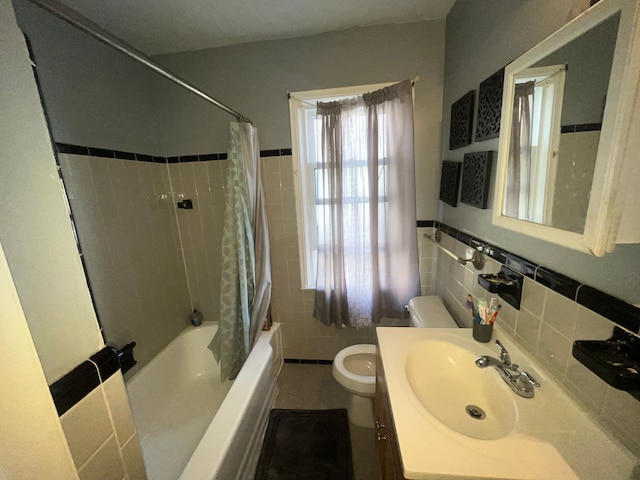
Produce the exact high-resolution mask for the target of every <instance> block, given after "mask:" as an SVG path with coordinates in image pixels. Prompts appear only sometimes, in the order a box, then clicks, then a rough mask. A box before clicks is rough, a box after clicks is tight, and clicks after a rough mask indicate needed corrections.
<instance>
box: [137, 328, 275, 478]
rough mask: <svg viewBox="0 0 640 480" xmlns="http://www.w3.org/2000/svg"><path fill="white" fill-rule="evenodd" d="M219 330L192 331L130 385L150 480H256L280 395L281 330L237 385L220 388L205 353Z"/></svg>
mask: <svg viewBox="0 0 640 480" xmlns="http://www.w3.org/2000/svg"><path fill="white" fill-rule="evenodd" d="M217 327H218V325H217V323H215V322H205V323H204V324H203V325H202V326H200V327H188V328H187V329H185V330H184V331H183V332H182V333H181V334H180V335H178V337H176V339H175V340H173V341H172V342H171V343H170V344H169V345H168V346H167V347H166V348H165V349H164V350H163V351H162V352H160V353H159V354H158V355H157V356H156V357H154V359H153V360H151V362H149V364H147V365H145V366H144V368H142V369H141V370H140V371H139V372H138V373H137V374H136V375H134V376H133V377H132V378H131V379H130V380H129V381H128V382H127V390H128V392H129V398H130V400H131V407H132V409H133V414H134V417H135V421H136V425H137V428H138V433H139V435H140V441H141V443H142V452H143V456H144V461H145V465H146V468H147V475H148V478H149V480H176V479H178V478H180V479H181V480H213V479H220V480H232V479H252V478H253V474H254V470H255V467H256V462H257V459H258V455H259V453H260V446H261V443H262V437H263V435H264V430H265V428H266V423H267V420H268V415H269V410H270V409H271V408H272V407H273V403H274V401H275V397H276V395H277V387H276V378H277V376H278V373H279V370H280V368H281V366H282V347H281V340H280V329H279V326H278V324H274V326H273V328H272V329H271V331H268V332H262V334H261V335H260V337H259V339H258V341H257V342H256V345H255V347H254V348H253V350H252V351H251V353H250V355H249V358H248V359H247V361H246V363H245V364H244V366H243V367H242V371H241V372H240V374H239V375H238V377H237V378H236V379H235V380H234V381H233V382H230V381H226V382H220V375H219V368H218V364H217V363H216V362H215V360H214V358H213V355H212V354H211V351H210V350H209V349H208V348H207V345H208V344H209V342H210V341H211V339H212V338H213V335H214V334H215V332H216V330H217Z"/></svg>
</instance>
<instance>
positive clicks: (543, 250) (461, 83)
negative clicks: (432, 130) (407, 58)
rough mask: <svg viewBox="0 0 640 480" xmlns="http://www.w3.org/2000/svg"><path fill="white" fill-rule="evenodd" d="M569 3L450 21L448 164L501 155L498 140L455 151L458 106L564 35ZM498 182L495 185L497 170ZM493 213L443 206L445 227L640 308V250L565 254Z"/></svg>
mask: <svg viewBox="0 0 640 480" xmlns="http://www.w3.org/2000/svg"><path fill="white" fill-rule="evenodd" d="M572 3H574V2H572V1H570V0H562V1H558V0H538V1H535V2H524V1H513V0H484V1H482V2H477V1H474V0H458V1H457V2H456V4H455V5H454V7H453V9H452V10H451V13H450V14H449V16H448V17H447V27H446V29H447V33H446V54H445V58H446V61H445V90H444V104H443V115H442V116H443V119H442V152H443V154H442V158H443V159H450V160H459V161H461V160H462V158H463V155H464V154H465V153H468V152H474V151H486V150H492V151H497V149H498V139H492V140H486V141H484V142H478V143H475V142H474V143H472V144H471V145H468V146H466V147H463V148H460V149H457V150H454V151H449V150H448V145H449V124H450V108H451V104H452V103H453V102H454V101H456V100H457V99H458V98H460V97H461V96H462V95H464V94H465V93H466V92H468V91H469V90H472V89H476V90H477V88H478V85H479V84H480V82H481V81H482V80H484V79H485V78H487V77H488V76H489V75H491V74H492V73H494V72H495V71H497V70H499V69H500V68H502V67H504V66H505V65H506V64H508V63H509V62H511V61H512V60H514V59H515V58H517V57H518V56H519V55H521V54H522V53H524V52H525V51H526V50H528V49H529V48H531V47H532V46H534V45H535V44H536V43H538V42H540V41H541V40H543V39H544V38H546V37H547V36H548V35H549V34H551V33H553V32H554V31H555V30H557V29H558V28H560V27H561V26H562V25H563V24H564V23H565V22H566V21H567V20H568V19H569V16H570V9H571V6H572ZM492 178H493V179H495V163H494V166H493V172H492ZM493 187H494V185H493V183H492V188H491V190H490V192H489V208H488V209H486V210H480V209H478V208H474V207H471V206H469V205H465V204H458V207H455V208H454V207H450V206H449V205H446V204H444V203H443V202H440V205H439V214H438V215H439V217H438V218H439V219H441V220H442V221H443V222H445V223H447V224H449V225H452V226H454V227H456V228H458V229H462V230H464V231H467V232H470V233H472V234H475V235H477V236H478V237H480V238H483V239H485V240H487V241H490V242H492V243H495V244H496V245H498V246H501V247H503V248H505V249H507V250H510V251H513V252H515V253H517V254H519V255H521V256H523V257H525V258H528V259H530V260H532V261H534V262H537V263H539V264H542V265H544V266H547V267H549V268H552V269H553V270H556V271H558V272H560V273H563V274H565V275H568V276H570V277H572V278H575V279H576V280H579V281H581V282H584V283H586V284H589V285H592V286H593V287H595V288H598V289H600V290H602V291H605V292H607V293H610V294H611V295H614V296H616V297H618V298H621V299H623V300H626V301H627V302H631V303H640V290H639V289H638V285H640V245H618V246H616V250H615V252H614V253H612V254H608V255H606V256H605V257H603V258H597V257H594V256H591V255H587V254H584V253H580V252H577V251H574V250H570V249H567V248H563V247H559V246H556V245H553V244H551V243H548V242H544V241H541V240H537V239H533V238H529V237H527V236H524V235H521V234H518V233H517V232H511V231H509V230H505V229H502V228H498V227H494V226H493V225H491V216H492V208H493Z"/></svg>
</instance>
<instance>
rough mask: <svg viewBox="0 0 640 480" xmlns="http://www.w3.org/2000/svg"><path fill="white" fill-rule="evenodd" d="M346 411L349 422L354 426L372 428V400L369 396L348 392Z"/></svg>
mask: <svg viewBox="0 0 640 480" xmlns="http://www.w3.org/2000/svg"><path fill="white" fill-rule="evenodd" d="M347 413H348V415H349V422H351V423H353V424H354V425H355V426H356V427H366V428H373V426H374V421H373V401H372V399H371V398H368V397H361V396H360V395H354V394H353V393H352V394H349V400H348V402H347Z"/></svg>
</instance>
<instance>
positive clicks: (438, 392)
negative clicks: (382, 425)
mask: <svg viewBox="0 0 640 480" xmlns="http://www.w3.org/2000/svg"><path fill="white" fill-rule="evenodd" d="M376 333H377V337H378V346H379V349H378V351H379V355H380V358H381V364H382V367H383V373H384V378H385V382H386V387H387V394H388V398H389V404H390V407H391V415H392V417H393V425H394V430H395V436H396V438H397V440H398V449H399V452H400V456H401V458H402V469H403V476H404V477H405V478H407V479H423V480H426V479H430V480H433V479H442V478H448V479H465V480H468V479H472V478H484V479H494V480H495V479H509V480H515V479H519V480H525V479H526V480H533V479H545V480H547V479H548V480H555V479H558V480H560V479H561V480H577V479H580V480H601V479H603V478H625V479H626V478H634V477H633V473H632V472H633V471H634V468H636V465H637V463H638V460H637V458H636V457H635V456H634V455H633V454H632V453H631V452H629V451H628V450H626V449H625V448H624V447H623V446H621V445H620V444H619V443H617V442H616V441H614V440H613V439H612V437H610V436H609V435H608V434H607V433H606V432H604V431H603V430H601V429H600V428H599V426H598V424H597V423H595V422H593V421H592V420H591V419H590V417H589V416H588V415H587V414H586V413H585V412H584V411H583V410H582V409H581V408H580V407H579V406H578V405H577V404H576V403H575V402H574V401H573V400H572V399H571V398H570V397H568V396H567V395H566V394H565V393H564V391H563V390H562V389H561V388H560V387H559V386H558V385H557V384H555V382H554V380H553V378H552V377H550V376H549V375H546V374H545V370H544V369H541V368H539V366H538V365H536V363H535V361H534V359H533V358H532V357H531V356H529V355H528V354H527V353H526V352H525V351H523V350H522V349H521V348H519V346H518V345H517V344H516V343H515V342H513V341H511V338H510V337H509V336H508V335H507V334H506V333H505V332H503V331H502V330H501V329H500V328H499V327H498V326H496V327H494V339H499V340H500V341H501V342H502V343H503V344H504V347H505V348H506V349H507V350H508V352H509V353H510V355H511V360H512V361H513V362H515V363H517V364H519V365H520V370H521V371H523V370H525V371H527V372H528V373H531V375H532V376H533V377H535V378H536V379H537V380H538V382H539V383H540V387H536V388H535V395H534V397H533V398H524V397H522V396H519V395H516V393H515V392H513V391H512V390H511V388H510V387H509V385H507V383H506V382H505V381H503V379H502V378H501V377H500V375H499V374H498V371H497V370H496V368H494V367H493V366H491V367H487V368H478V367H477V366H476V363H475V359H476V358H477V357H478V356H484V355H488V356H495V355H499V349H498V347H497V345H495V344H494V343H478V342H476V341H475V340H473V338H472V335H471V329H470V328H397V327H378V328H377V329H376ZM378 394H380V393H378ZM382 394H383V395H384V393H382ZM474 417H481V418H474Z"/></svg>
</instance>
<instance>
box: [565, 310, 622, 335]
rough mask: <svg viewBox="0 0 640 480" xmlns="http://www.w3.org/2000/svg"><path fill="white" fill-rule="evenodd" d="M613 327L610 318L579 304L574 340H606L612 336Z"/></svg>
mask: <svg viewBox="0 0 640 480" xmlns="http://www.w3.org/2000/svg"><path fill="white" fill-rule="evenodd" d="M613 327H614V323H613V322H612V321H611V320H609V319H608V318H605V317H603V316H602V315H599V314H597V313H596V312H594V311H592V310H589V309H588V308H585V307H583V306H582V305H578V311H577V318H576V325H575V329H574V332H573V340H606V339H608V338H610V337H611V334H612V333H613Z"/></svg>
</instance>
